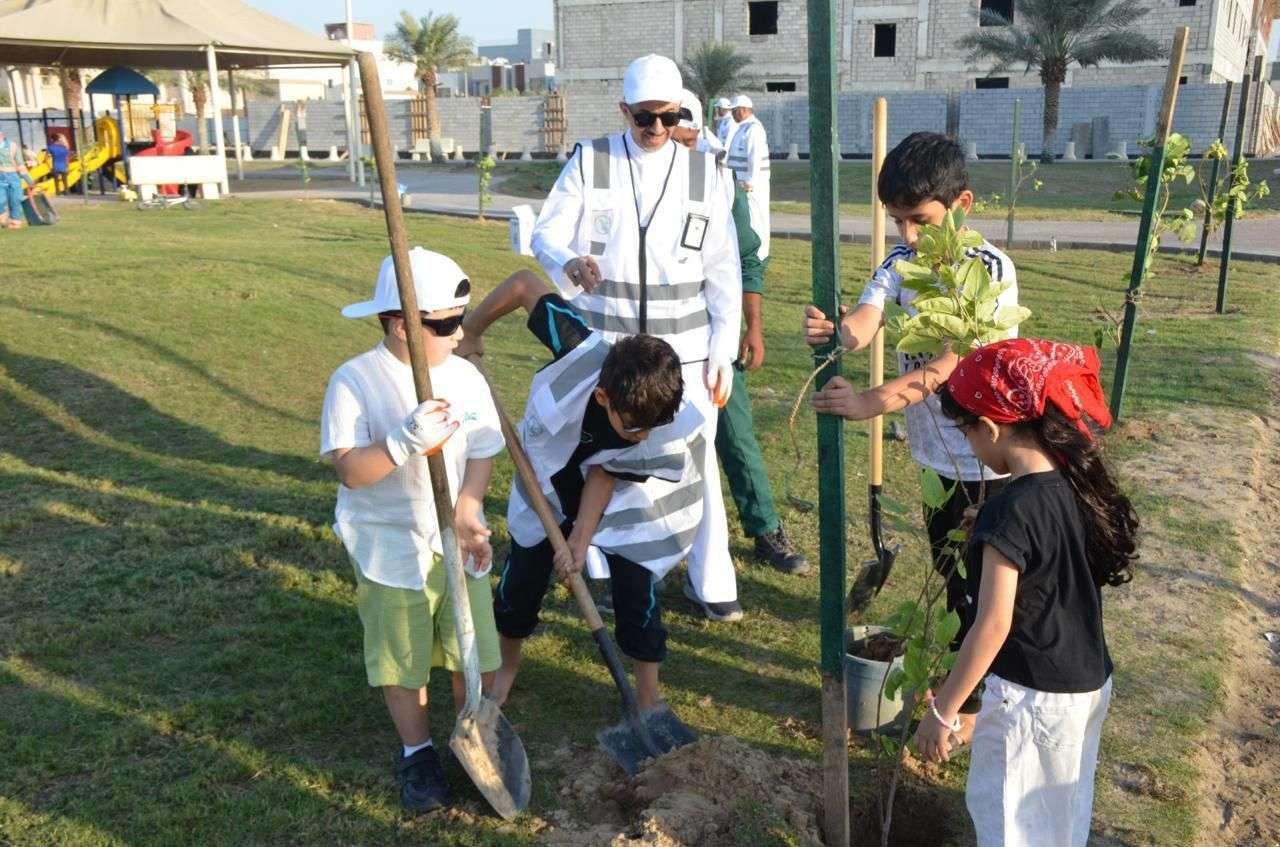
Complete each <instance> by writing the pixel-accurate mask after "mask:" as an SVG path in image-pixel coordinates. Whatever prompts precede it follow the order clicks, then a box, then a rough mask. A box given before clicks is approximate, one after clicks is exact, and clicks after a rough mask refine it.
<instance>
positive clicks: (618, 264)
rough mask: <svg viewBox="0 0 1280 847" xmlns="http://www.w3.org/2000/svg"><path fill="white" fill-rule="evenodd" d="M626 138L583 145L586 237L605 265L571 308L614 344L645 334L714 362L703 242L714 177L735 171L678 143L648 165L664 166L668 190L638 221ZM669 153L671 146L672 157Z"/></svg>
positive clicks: (684, 357)
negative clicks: (596, 280) (594, 284)
mask: <svg viewBox="0 0 1280 847" xmlns="http://www.w3.org/2000/svg"><path fill="white" fill-rule="evenodd" d="M623 144H624V142H623V136H622V135H621V134H617V135H611V136H608V137H607V138H597V139H596V140H595V141H591V142H584V143H583V144H581V145H579V148H578V149H579V157H580V158H579V162H580V164H581V167H582V182H583V195H584V197H583V211H582V218H581V219H580V221H579V239H578V240H579V242H580V243H581V244H582V245H584V246H586V247H587V250H588V252H589V254H590V255H592V256H594V257H595V259H596V262H597V263H598V264H599V266H600V272H601V275H602V276H603V280H602V282H601V283H600V285H598V286H597V287H596V289H595V290H594V291H591V292H586V291H583V292H581V293H579V294H577V295H576V296H574V298H573V300H572V303H573V305H574V308H576V309H577V310H578V311H579V312H581V313H582V316H583V317H584V318H585V319H586V321H587V324H588V325H589V326H590V327H591V328H592V329H595V330H599V331H600V332H602V333H604V336H605V338H606V339H607V340H609V341H615V340H617V339H618V338H620V337H622V336H627V335H636V334H637V333H647V334H649V335H656V336H658V337H659V338H661V339H663V340H664V341H666V342H667V343H668V344H670V345H671V346H672V347H673V348H675V351H676V354H677V355H679V356H680V361H681V362H683V363H686V364H688V363H690V362H700V361H703V360H705V359H706V358H707V348H708V346H709V345H710V341H711V319H710V316H709V315H708V313H707V301H706V298H705V297H704V296H703V287H704V285H705V283H706V277H705V274H704V273H703V266H702V241H703V237H704V235H705V232H706V229H707V227H708V226H710V225H711V221H710V216H709V214H708V208H709V206H710V200H711V198H712V196H713V192H714V191H715V189H716V187H717V180H719V179H722V178H725V179H727V178H728V174H727V173H726V172H724V171H723V170H722V169H721V168H720V167H718V166H717V163H716V159H715V157H714V156H713V155H712V154H710V153H700V152H691V151H690V150H689V149H688V148H686V147H683V146H681V145H678V144H675V143H672V144H671V145H670V146H669V148H664V149H663V151H662V152H661V153H659V154H657V157H658V161H655V162H652V163H651V164H650V165H649V166H650V167H659V168H667V167H668V163H670V167H669V171H668V173H667V176H666V183H665V190H664V192H663V194H662V196H661V198H660V199H659V200H658V203H657V206H656V208H654V207H652V206H651V207H649V208H646V209H644V212H645V214H650V215H651V217H650V218H649V219H648V220H647V221H646V222H645V223H646V226H645V227H644V228H642V227H641V220H640V218H639V217H638V213H637V210H636V195H635V186H634V184H633V182H632V171H631V163H630V161H629V160H628V158H627V151H626V149H625V148H624V146H623ZM668 150H672V151H674V158H671V159H668V158H667V157H668V156H670V155H672V154H671V153H669V152H668Z"/></svg>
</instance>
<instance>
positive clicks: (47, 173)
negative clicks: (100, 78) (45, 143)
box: [30, 115, 125, 197]
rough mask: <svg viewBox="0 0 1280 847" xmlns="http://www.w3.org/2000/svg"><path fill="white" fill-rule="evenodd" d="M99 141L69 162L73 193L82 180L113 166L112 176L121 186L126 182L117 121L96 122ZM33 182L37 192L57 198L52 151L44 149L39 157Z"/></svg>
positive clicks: (79, 152) (78, 153)
mask: <svg viewBox="0 0 1280 847" xmlns="http://www.w3.org/2000/svg"><path fill="white" fill-rule="evenodd" d="M93 127H94V130H95V131H96V134H97V139H98V140H97V141H95V142H93V143H92V144H90V145H88V146H87V147H85V148H84V149H83V150H81V151H77V153H76V154H75V155H73V156H71V158H70V160H69V161H68V162H67V190H68V191H70V190H71V188H72V187H73V186H75V185H78V184H79V182H80V180H81V179H83V178H85V177H86V176H88V175H89V174H92V173H94V172H96V171H99V170H101V169H103V168H106V167H110V166H112V165H114V167H112V169H111V172H110V175H111V177H112V178H113V179H114V180H115V181H116V183H118V184H120V183H123V182H124V179H125V176H124V167H123V166H122V165H121V163H120V158H121V156H122V154H123V150H122V147H121V142H120V125H119V124H117V123H116V120H115V118H111V117H107V116H105V115H104V116H103V117H100V118H98V119H97V120H96V121H94V122H93ZM30 173H31V179H32V180H33V181H34V182H35V188H34V190H35V191H38V192H41V193H43V194H45V195H46V196H49V197H52V196H53V195H54V184H53V159H52V158H51V157H50V156H49V153H48V151H45V150H42V151H40V153H39V154H38V155H37V158H36V164H35V166H34V167H32V168H31V169H30Z"/></svg>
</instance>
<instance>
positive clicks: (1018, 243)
mask: <svg viewBox="0 0 1280 847" xmlns="http://www.w3.org/2000/svg"><path fill="white" fill-rule="evenodd" d="M311 177H312V179H311V183H310V185H309V188H308V190H307V192H306V194H307V195H308V196H311V197H316V198H322V197H323V198H335V199H356V198H362V197H363V198H367V197H369V188H364V189H361V188H359V187H358V186H354V185H352V184H351V183H349V182H347V181H346V170H345V168H332V167H326V168H314V169H312V171H311ZM396 178H397V179H398V180H399V181H400V182H401V183H403V184H404V185H405V187H406V188H407V189H408V192H409V194H410V195H412V208H413V209H416V210H419V211H426V212H440V213H443V214H454V215H468V216H473V215H474V214H475V212H476V175H475V173H474V171H469V170H458V169H456V168H452V167H451V168H450V169H449V170H444V169H442V168H434V167H421V166H419V167H412V166H410V167H403V168H401V169H400V170H399V171H398V172H397V173H396ZM501 180H502V176H501V174H499V176H498V177H497V179H496V180H495V181H496V182H497V185H498V187H499V188H501V184H502V183H501ZM371 187H372V183H371ZM231 190H232V193H233V194H240V195H241V196H244V195H250V196H253V197H280V198H286V197H287V198H292V197H301V196H303V191H302V190H301V189H300V182H299V174H298V171H297V169H296V168H295V167H293V166H291V165H283V166H281V167H279V168H272V169H270V170H255V171H253V172H251V173H248V174H246V175H245V179H244V181H243V182H241V181H238V180H235V179H232V181H231ZM521 203H525V204H528V205H530V206H532V207H533V208H534V209H535V210H536V209H537V208H538V207H539V206H540V205H541V204H540V202H539V201H537V200H530V199H528V198H525V197H515V196H512V195H509V194H502V193H500V192H499V193H494V194H493V200H492V202H491V203H490V205H489V209H488V211H487V212H486V213H487V214H488V215H489V216H490V217H495V218H504V217H509V216H510V213H511V208H512V207H513V206H516V205H519V204H521ZM972 220H973V222H974V225H975V228H977V229H979V230H980V231H982V232H983V233H985V234H986V235H987V236H988V237H990V238H991V239H992V240H993V241H995V242H996V243H997V244H999V243H1002V241H1003V236H1004V228H1005V223H1004V219H1003V218H1000V219H986V220H984V219H982V218H973V219H972ZM772 227H773V236H774V237H775V238H801V239H808V238H809V218H808V217H807V216H805V215H795V214H782V213H775V214H774V216H773V221H772ZM840 232H841V236H842V238H843V239H844V240H848V241H854V242H866V241H868V240H869V239H870V236H871V221H870V220H869V219H867V218H845V219H843V220H842V221H841V222H840ZM1137 234H1138V221H1137V219H1136V218H1133V219H1130V218H1120V217H1117V218H1116V219H1115V220H1114V221H1019V222H1018V224H1017V229H1016V231H1015V235H1014V246H1015V247H1023V248H1047V247H1050V246H1051V245H1052V244H1053V243H1055V242H1056V245H1057V247H1058V248H1059V249H1070V248H1073V247H1074V248H1092V249H1103V250H1120V251H1127V250H1132V249H1133V243H1134V240H1135V239H1136V238H1137ZM1221 240H1222V237H1221V230H1219V231H1218V232H1217V233H1215V234H1214V235H1213V237H1211V238H1210V239H1209V243H1210V247H1211V248H1216V247H1217V246H1219V245H1220V244H1221ZM1165 245H1166V249H1168V248H1170V247H1172V248H1173V249H1194V248H1195V247H1197V246H1198V242H1197V243H1196V244H1193V245H1180V244H1179V242H1177V240H1176V239H1173V238H1172V237H1167V238H1166V239H1165ZM1231 246H1232V253H1233V255H1237V256H1239V257H1240V258H1251V259H1261V260H1264V261H1274V262H1280V218H1276V217H1271V218H1255V219H1249V220H1242V221H1236V224H1235V232H1234V235H1233V236H1232V242H1231ZM1212 252H1215V253H1216V250H1214V251H1212Z"/></svg>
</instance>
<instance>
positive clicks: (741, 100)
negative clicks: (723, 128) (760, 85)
mask: <svg viewBox="0 0 1280 847" xmlns="http://www.w3.org/2000/svg"><path fill="white" fill-rule="evenodd" d="M729 108H730V109H754V108H755V107H754V106H752V105H751V98H750V97H748V96H747V95H745V94H739V95H738V96H737V97H735V98H733V102H732V103H730V104H729Z"/></svg>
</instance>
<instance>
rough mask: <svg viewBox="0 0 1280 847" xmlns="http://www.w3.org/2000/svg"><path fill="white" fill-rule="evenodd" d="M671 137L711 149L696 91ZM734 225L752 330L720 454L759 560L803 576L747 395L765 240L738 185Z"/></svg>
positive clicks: (738, 366) (758, 327) (722, 427)
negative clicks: (754, 225)
mask: <svg viewBox="0 0 1280 847" xmlns="http://www.w3.org/2000/svg"><path fill="white" fill-rule="evenodd" d="M726 102H728V101H726ZM671 134H672V135H673V136H674V137H675V140H676V142H677V143H679V144H683V145H684V146H686V147H688V148H689V149H690V150H706V149H708V148H709V147H710V144H711V142H710V139H708V137H707V136H708V133H707V130H706V128H705V127H703V126H702V101H700V100H699V99H698V97H697V95H695V94H694V93H693V92H692V91H688V90H686V91H684V93H683V96H682V97H681V98H680V122H679V123H678V124H676V128H675V129H673V130H672V131H671ZM719 155H723V154H719ZM733 225H734V230H735V231H736V232H737V234H738V255H739V257H740V259H741V263H742V314H743V317H744V318H745V319H746V324H747V329H746V334H745V335H744V336H743V337H742V343H741V344H740V345H739V347H738V359H737V361H736V362H734V368H733V392H732V393H731V394H730V395H729V402H728V403H725V405H724V408H722V409H721V410H720V416H719V421H718V424H717V427H716V455H717V456H718V457H719V459H720V462H721V464H723V465H724V474H725V476H726V477H727V478H728V480H729V492H730V493H731V494H732V495H733V501H734V504H735V505H736V506H737V507H738V520H739V521H740V522H741V523H742V531H743V532H744V533H745V534H746V535H748V536H750V537H751V538H752V540H753V541H754V542H755V553H756V558H757V559H760V560H761V561H763V562H765V563H766V564H769V565H772V566H773V567H775V568H777V569H778V570H780V571H782V572H783V573H788V574H796V575H800V574H804V573H807V572H808V570H809V563H808V561H806V560H805V557H804V556H802V555H801V554H800V553H799V552H797V551H796V549H795V548H794V547H793V546H792V545H791V541H790V540H789V539H788V538H787V535H786V532H785V531H784V530H783V528H782V519H781V518H780V517H779V516H778V511H777V508H776V507H775V506H774V502H773V490H772V489H771V488H770V485H769V473H768V471H767V470H765V464H764V456H763V454H762V453H761V452H760V442H759V441H757V440H756V433H755V423H754V421H753V420H752V416H751V397H750V395H748V394H747V378H746V374H745V372H746V371H754V370H759V368H760V366H761V365H763V364H764V315H763V301H764V263H763V262H762V261H760V257H759V256H758V255H757V251H758V250H759V249H760V236H759V235H757V234H756V232H755V230H753V229H752V228H751V213H750V211H749V210H748V208H747V194H746V192H744V191H743V190H742V187H741V186H739V185H735V186H734V197H733Z"/></svg>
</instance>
